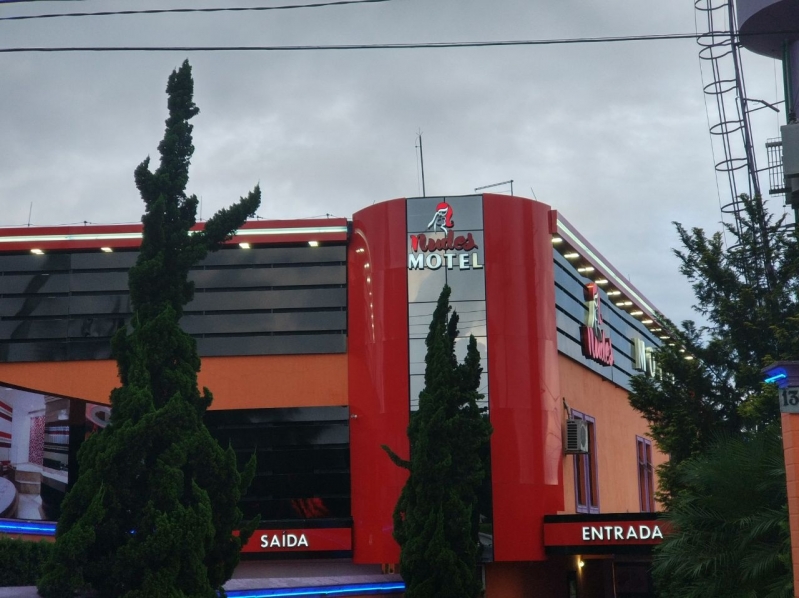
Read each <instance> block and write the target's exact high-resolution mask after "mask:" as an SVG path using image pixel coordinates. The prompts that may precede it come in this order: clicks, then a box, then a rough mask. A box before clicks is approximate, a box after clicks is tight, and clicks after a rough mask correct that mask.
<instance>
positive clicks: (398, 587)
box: [227, 582, 405, 598]
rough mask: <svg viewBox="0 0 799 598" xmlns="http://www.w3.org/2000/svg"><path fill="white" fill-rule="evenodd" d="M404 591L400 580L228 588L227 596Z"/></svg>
mask: <svg viewBox="0 0 799 598" xmlns="http://www.w3.org/2000/svg"><path fill="white" fill-rule="evenodd" d="M404 591H405V584H404V583H402V582H386V583H358V584H348V585H342V586H315V587H305V588H280V589H272V590H228V591H227V595H228V597H229V598H284V597H288V596H353V595H356V594H363V593H365V592H369V593H375V594H394V593H399V592H404Z"/></svg>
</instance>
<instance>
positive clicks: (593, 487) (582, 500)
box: [572, 410, 599, 513]
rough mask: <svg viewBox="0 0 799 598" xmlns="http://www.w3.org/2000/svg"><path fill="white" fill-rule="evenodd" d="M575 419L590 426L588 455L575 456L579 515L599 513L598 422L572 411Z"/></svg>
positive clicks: (575, 486)
mask: <svg viewBox="0 0 799 598" xmlns="http://www.w3.org/2000/svg"><path fill="white" fill-rule="evenodd" d="M572 417H573V418H574V419H582V420H585V422H586V423H587V424H588V453H585V454H581V455H574V493H575V498H576V504H577V512H578V513H599V481H598V480H599V478H598V477H597V471H596V432H595V430H596V420H595V419H594V418H593V417H591V416H590V415H586V414H584V413H580V412H579V411H574V410H572Z"/></svg>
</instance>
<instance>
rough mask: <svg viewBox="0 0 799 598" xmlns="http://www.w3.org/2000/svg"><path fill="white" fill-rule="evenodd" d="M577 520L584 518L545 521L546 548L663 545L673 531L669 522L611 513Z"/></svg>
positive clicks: (570, 517)
mask: <svg viewBox="0 0 799 598" xmlns="http://www.w3.org/2000/svg"><path fill="white" fill-rule="evenodd" d="M576 517H580V516H574V515H565V516H563V515H561V516H554V517H551V519H550V520H549V521H545V523H544V545H545V546H547V547H555V546H560V547H565V546H569V547H573V548H574V549H576V550H580V549H581V548H582V549H584V550H585V549H587V547H589V546H598V547H613V546H624V545H627V546H631V545H652V544H660V543H661V542H662V541H663V537H664V536H666V535H668V534H669V533H670V532H671V529H672V528H671V525H670V524H669V523H668V522H667V521H662V520H658V519H655V517H654V516H651V517H640V518H638V519H635V518H633V517H629V516H627V515H626V514H624V515H621V516H619V515H614V514H610V515H605V516H602V515H598V516H596V518H600V519H599V520H594V521H590V520H589V521H585V520H583V521H575V520H574V519H575V518H576ZM553 519H554V520H558V521H552V520H553ZM581 519H582V518H581ZM564 520H565V521H564ZM611 550H612V549H611Z"/></svg>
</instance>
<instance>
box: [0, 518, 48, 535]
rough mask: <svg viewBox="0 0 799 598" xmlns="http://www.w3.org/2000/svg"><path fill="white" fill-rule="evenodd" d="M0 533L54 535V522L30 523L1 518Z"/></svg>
mask: <svg viewBox="0 0 799 598" xmlns="http://www.w3.org/2000/svg"><path fill="white" fill-rule="evenodd" d="M0 533H6V534H36V535H39V536H55V523H44V522H43V523H30V522H27V521H18V520H16V519H3V520H1V521H0Z"/></svg>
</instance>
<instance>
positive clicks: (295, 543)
mask: <svg viewBox="0 0 799 598" xmlns="http://www.w3.org/2000/svg"><path fill="white" fill-rule="evenodd" d="M339 550H352V530H351V529H350V528H348V527H329V528H314V529H257V530H255V533H254V534H253V535H252V537H251V538H250V540H249V542H247V543H246V544H245V545H244V546H243V547H242V548H241V551H242V552H250V553H252V552H330V551H339Z"/></svg>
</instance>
